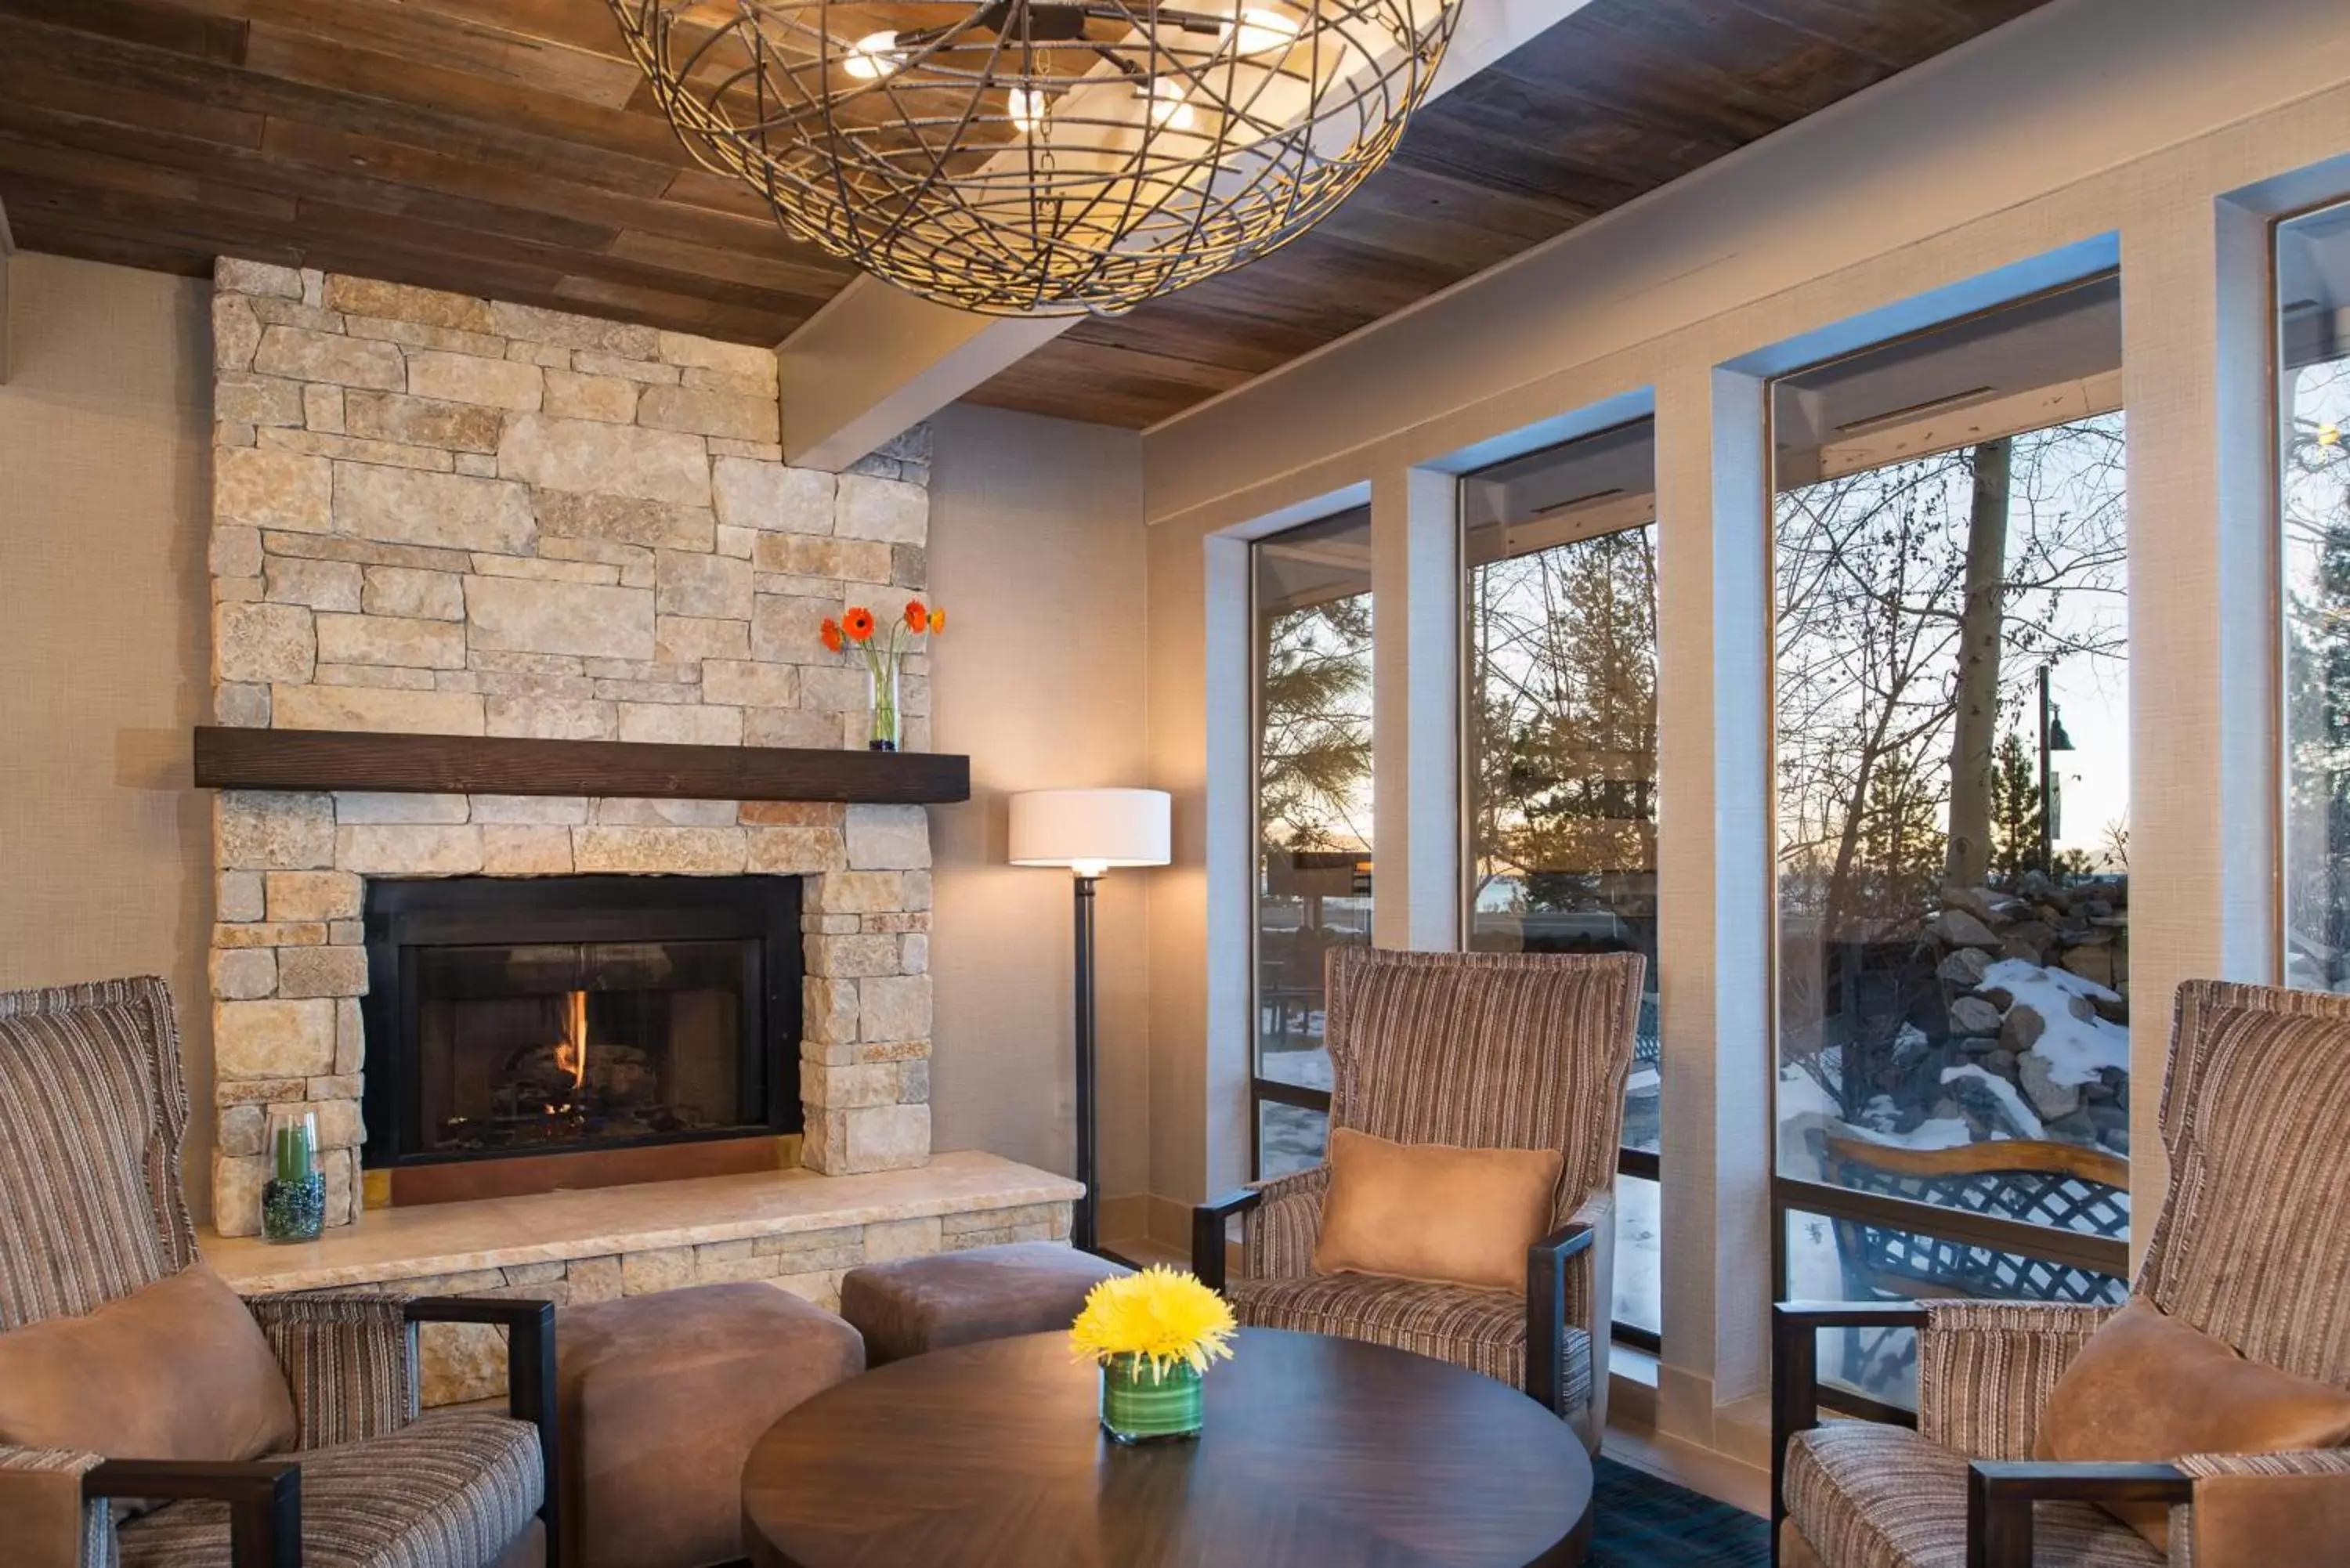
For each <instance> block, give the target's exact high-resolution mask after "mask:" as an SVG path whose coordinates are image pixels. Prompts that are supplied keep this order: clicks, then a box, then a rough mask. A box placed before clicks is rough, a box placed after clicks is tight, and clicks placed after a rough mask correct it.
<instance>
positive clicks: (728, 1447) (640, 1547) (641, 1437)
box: [555, 1283, 865, 1568]
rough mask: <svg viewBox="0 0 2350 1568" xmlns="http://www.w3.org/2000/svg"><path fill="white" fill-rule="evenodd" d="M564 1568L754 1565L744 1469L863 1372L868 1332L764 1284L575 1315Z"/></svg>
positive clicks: (567, 1361)
mask: <svg viewBox="0 0 2350 1568" xmlns="http://www.w3.org/2000/svg"><path fill="white" fill-rule="evenodd" d="M555 1345H556V1383H557V1385H558V1386H559V1388H560V1391H561V1399H562V1405H561V1415H562V1437H561V1452H560V1454H559V1455H558V1456H557V1457H558V1459H559V1462H560V1464H561V1466H562V1470H563V1536H562V1540H563V1556H564V1563H563V1564H562V1568H709V1565H710V1564H712V1563H732V1562H733V1561H735V1560H737V1559H739V1558H740V1557H742V1556H743V1461H744V1460H745V1459H748V1458H749V1457H750V1454H751V1445H752V1444H753V1443H754V1442H755V1441H757V1440H758V1438H759V1435H760V1434H761V1433H763V1432H764V1431H765V1430H766V1429H767V1428H769V1427H772V1426H774V1425H775V1420H776V1418H777V1417H780V1416H781V1415H783V1413H784V1412H785V1411H786V1410H788V1409H790V1408H791V1407H793V1406H795V1405H797V1404H799V1403H800V1402H801V1401H802V1400H804V1399H806V1398H808V1397H812V1396H814V1395H816V1394H817V1393H820V1392H822V1391H823V1390H825V1389H827V1388H829V1387H831V1386H833V1385H834V1384H836V1383H841V1382H845V1381H847V1379H849V1378H851V1377H854V1376H857V1375H858V1373H859V1372H862V1371H863V1370H864V1369H865V1346H864V1344H863V1343H862V1342H861V1341H860V1340H859V1339H858V1337H857V1331H856V1330H855V1329H853V1328H851V1327H849V1326H848V1324H845V1323H843V1322H842V1321H841V1320H840V1319H838V1318H837V1317H835V1316H833V1315H832V1314H830V1313H828V1312H827V1311H825V1310H824V1309H823V1308H822V1307H819V1306H816V1305H813V1304H811V1303H807V1302H805V1301H802V1300H801V1299H800V1298H799V1297H797V1296H795V1295H792V1294H790V1293H786V1292H784V1291H780V1290H777V1289H775V1287H774V1286H772V1285H764V1284H757V1283H746V1284H732V1285H699V1286H696V1287H694V1288H693V1289H691V1290H682V1291H664V1292H662V1293H660V1294H657V1295H643V1296H625V1297H623V1298H621V1299H620V1300H619V1301H610V1302H598V1303H593V1304H591V1305H587V1306H577V1307H569V1308H566V1309H565V1310H564V1311H563V1312H561V1313H560V1314H557V1318H556V1333H555Z"/></svg>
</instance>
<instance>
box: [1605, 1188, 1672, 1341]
mask: <svg viewBox="0 0 2350 1568" xmlns="http://www.w3.org/2000/svg"><path fill="white" fill-rule="evenodd" d="M1658 1198H1659V1189H1658V1187H1657V1184H1656V1183H1655V1182H1653V1181H1640V1180H1638V1179H1633V1178H1630V1177H1617V1179H1616V1318H1617V1322H1619V1323H1629V1324H1638V1325H1639V1326H1641V1327H1642V1328H1648V1329H1654V1328H1658V1327H1659V1326H1661V1325H1660V1324H1659V1322H1658V1318H1659V1315H1660V1314H1659V1303H1661V1302H1662V1301H1663V1300H1664V1284H1663V1277H1662V1276H1663V1264H1664V1254H1663V1250H1662V1247H1661V1245H1660V1244H1659V1241H1658V1232H1659V1220H1658V1214H1657V1200H1658Z"/></svg>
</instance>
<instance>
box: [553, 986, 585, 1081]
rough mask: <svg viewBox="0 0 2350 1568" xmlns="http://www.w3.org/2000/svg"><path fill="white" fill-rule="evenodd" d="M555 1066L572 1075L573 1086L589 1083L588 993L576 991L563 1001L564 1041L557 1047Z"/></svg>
mask: <svg viewBox="0 0 2350 1568" xmlns="http://www.w3.org/2000/svg"><path fill="white" fill-rule="evenodd" d="M555 1064H556V1066H558V1067H560V1068H562V1069H563V1070H564V1071H565V1072H567V1073H568V1074H570V1075H571V1086H572V1087H573V1088H575V1089H576V1088H577V1087H579V1085H582V1084H584V1083H586V1082H587V992H584V991H575V992H569V993H568V994H567V995H566V996H565V997H564V999H563V1039H562V1042H561V1043H560V1044H557V1045H556V1047H555Z"/></svg>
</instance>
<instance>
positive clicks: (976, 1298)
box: [840, 1241, 1132, 1366]
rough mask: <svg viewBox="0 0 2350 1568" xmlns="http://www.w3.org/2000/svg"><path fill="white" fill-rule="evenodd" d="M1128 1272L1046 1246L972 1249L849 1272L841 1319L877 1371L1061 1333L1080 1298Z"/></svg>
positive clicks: (1071, 1319)
mask: <svg viewBox="0 0 2350 1568" xmlns="http://www.w3.org/2000/svg"><path fill="white" fill-rule="evenodd" d="M1130 1272H1132V1271H1131V1270H1129V1269H1127V1268H1124V1267H1122V1266H1120V1265H1119V1264H1117V1263H1113V1262H1110V1261H1109V1260H1108V1259H1107V1258H1097V1257H1095V1256H1094V1255H1093V1254H1092V1253H1090V1252H1080V1251H1077V1250H1076V1249H1075V1248H1074V1247H1064V1246H1059V1245H1057V1244H1055V1243H1054V1242H1050V1241H1014V1242H1012V1243H1011V1244H1009V1245H1007V1246H1002V1247H973V1248H972V1249H971V1250H970V1251H965V1252H945V1253H941V1254H940V1255H939V1256H937V1257H934V1258H905V1259H901V1260H899V1262H893V1263H868V1264H866V1265H865V1266H864V1267H863V1268H861V1269H851V1270H849V1271H848V1275H847V1278H845V1279H843V1280H842V1281H841V1282H840V1315H841V1316H843V1317H845V1318H847V1320H848V1321H849V1322H850V1323H853V1324H856V1325H857V1328H858V1333H860V1334H864V1335H865V1357H866V1360H867V1361H868V1363H870V1364H871V1365H872V1366H881V1365H883V1364H884V1363H887V1362H891V1361H902V1360H904V1359H905V1358H906V1357H907V1356H909V1355H921V1354H922V1353H923V1352H924V1351H930V1350H944V1349H945V1348H947V1346H949V1345H972V1344H976V1343H977V1342H978V1341H980V1340H983V1339H1009V1338H1011V1337H1012V1336H1013V1335H1014V1334H1043V1333H1045V1332H1046V1331H1047V1330H1050V1329H1055V1328H1066V1327H1068V1326H1069V1325H1070V1324H1073V1323H1075V1322H1076V1320H1077V1313H1078V1312H1079V1310H1081V1309H1082V1308H1083V1307H1084V1306H1085V1304H1086V1293H1087V1291H1090V1290H1092V1289H1093V1288H1094V1286H1096V1285H1097V1284H1099V1283H1100V1282H1102V1281H1104V1280H1107V1279H1114V1278H1116V1277H1117V1276H1118V1275H1120V1274H1125V1273H1130Z"/></svg>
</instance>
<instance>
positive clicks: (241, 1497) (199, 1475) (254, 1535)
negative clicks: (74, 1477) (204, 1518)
mask: <svg viewBox="0 0 2350 1568" xmlns="http://www.w3.org/2000/svg"><path fill="white" fill-rule="evenodd" d="M81 1494H82V1496H83V1497H85V1498H88V1499H98V1498H133V1497H159V1498H167V1499H176V1498H203V1499H205V1500H208V1501H213V1502H224V1503H226V1504H228V1541H229V1546H228V1558H229V1563H230V1568H302V1467H301V1466H300V1465H298V1464H296V1463H294V1462H293V1461H292V1460H290V1459H257V1460H255V1461H254V1462H253V1463H251V1464H220V1463H214V1462H210V1461H199V1460H192V1459H108V1460H107V1461H106V1462H105V1463H103V1464H100V1465H98V1466H96V1467H94V1468H93V1469H88V1470H86V1471H84V1472H83V1474H82V1478H81Z"/></svg>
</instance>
